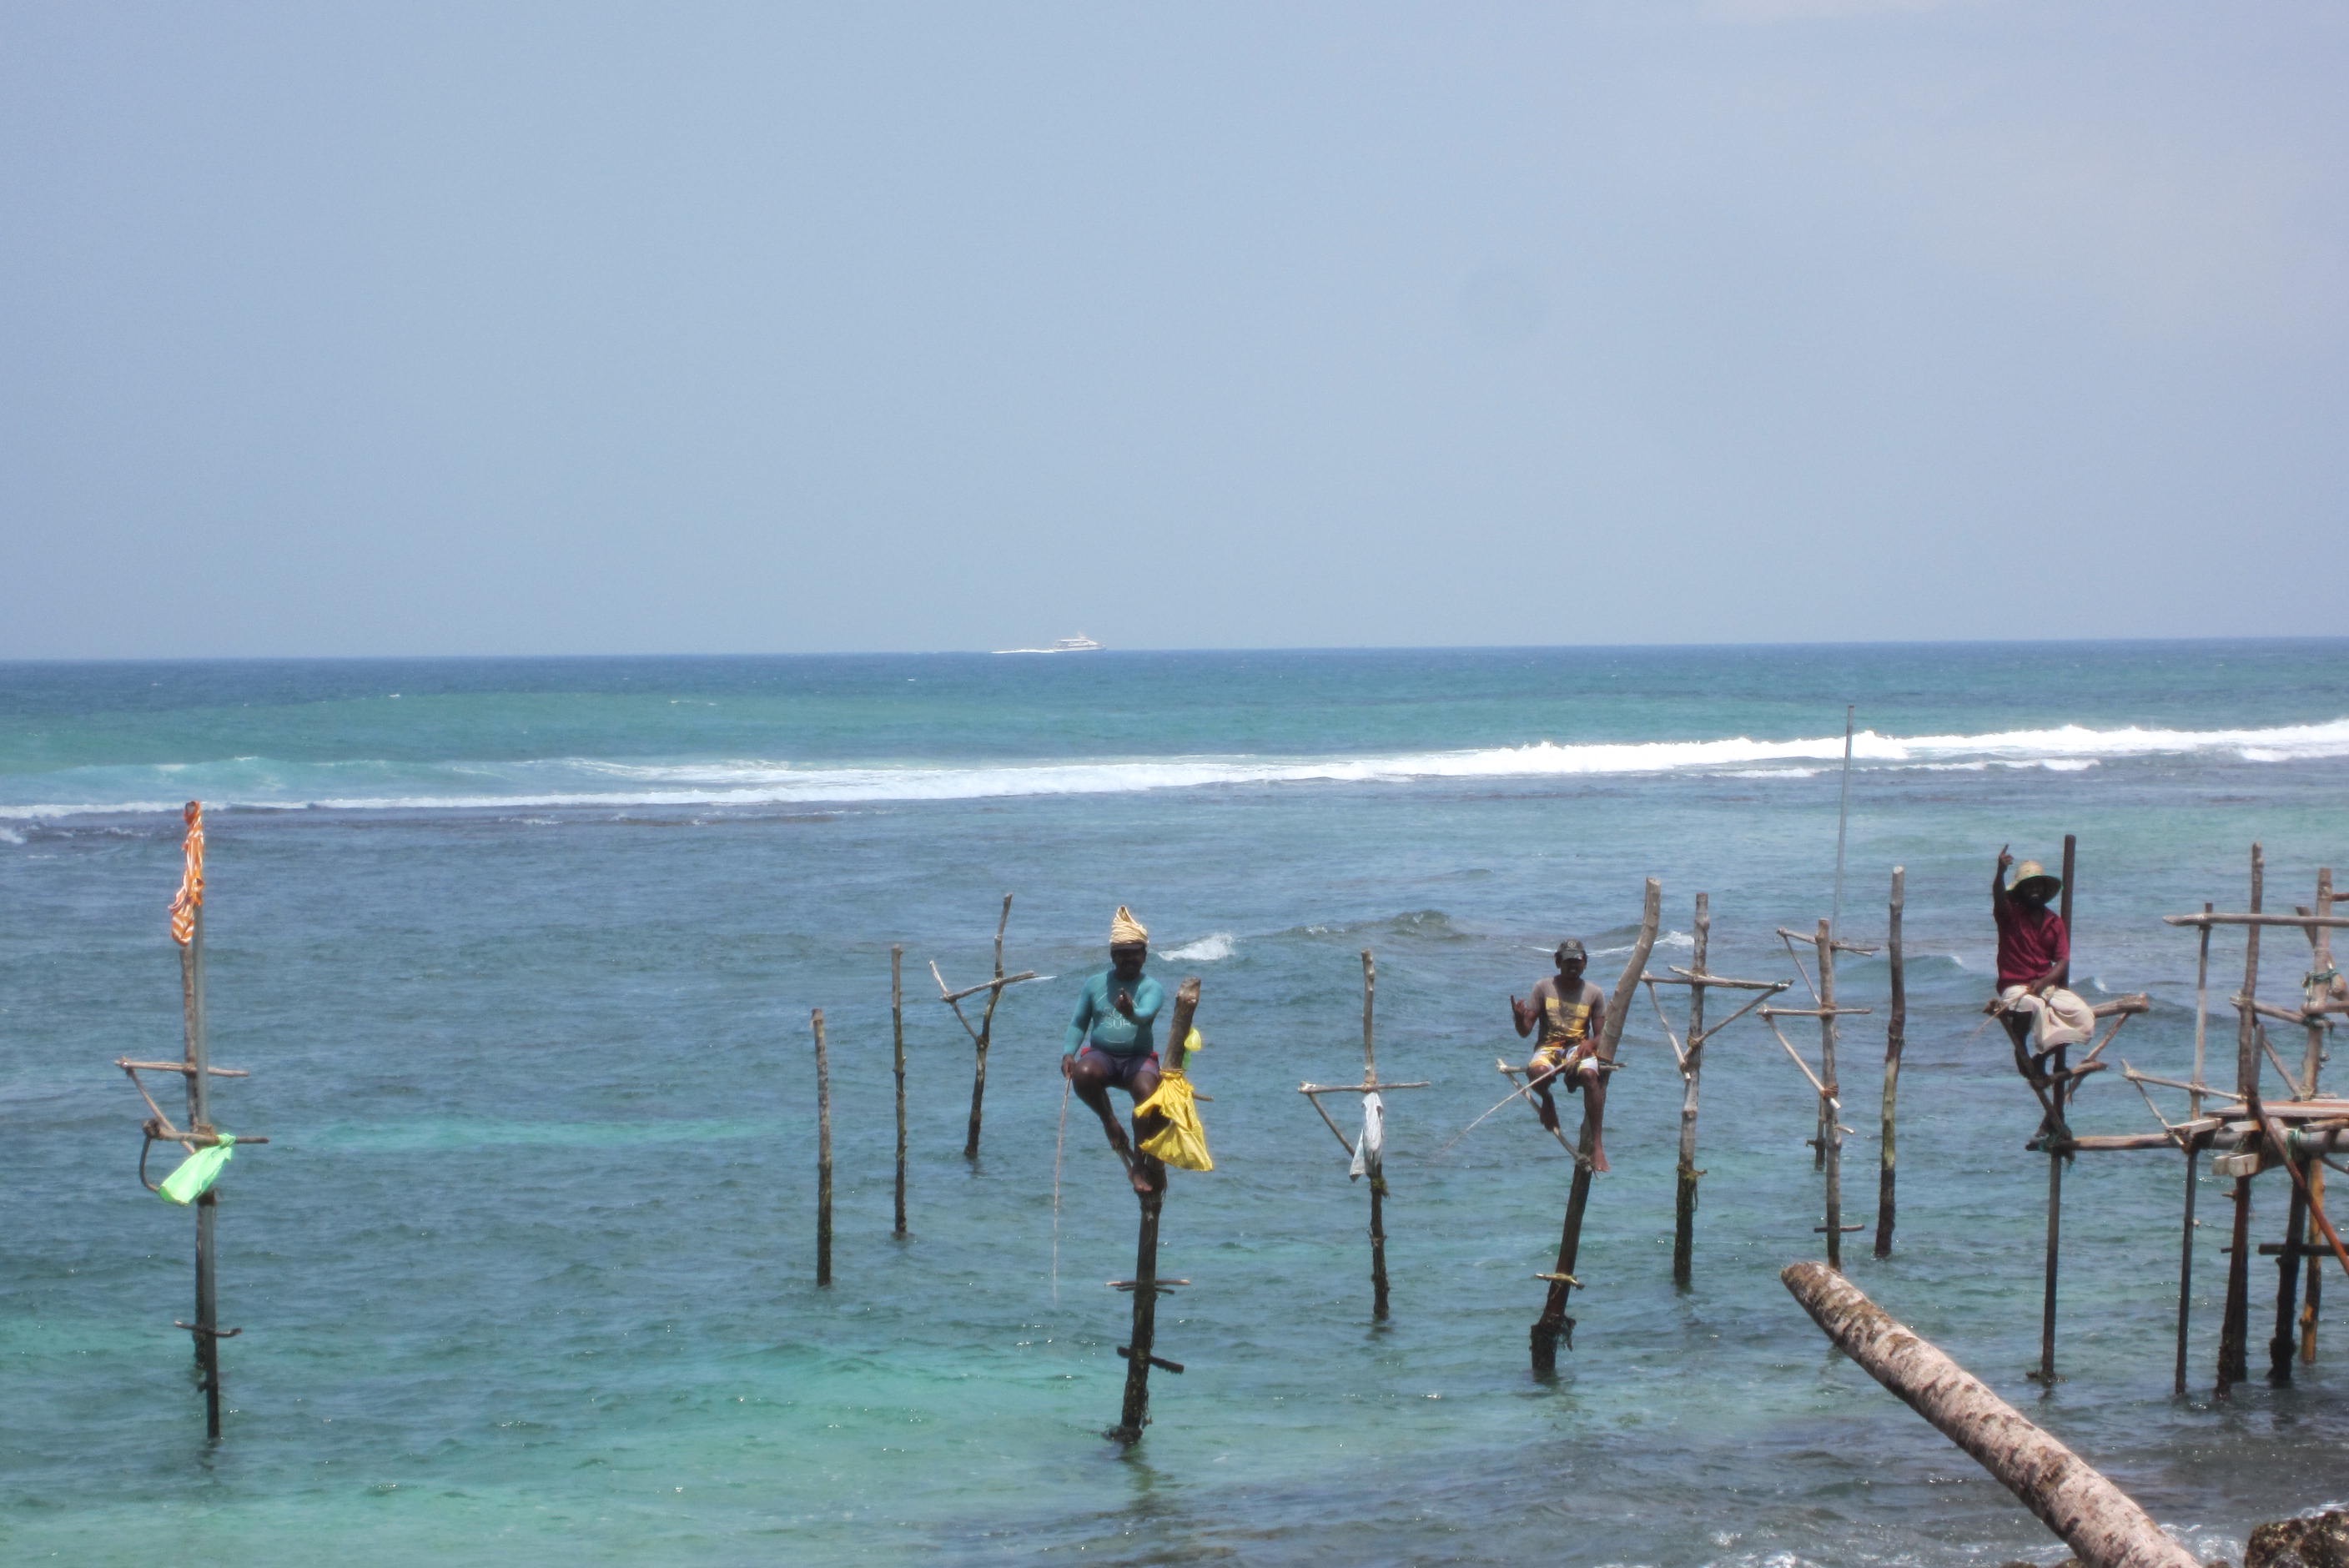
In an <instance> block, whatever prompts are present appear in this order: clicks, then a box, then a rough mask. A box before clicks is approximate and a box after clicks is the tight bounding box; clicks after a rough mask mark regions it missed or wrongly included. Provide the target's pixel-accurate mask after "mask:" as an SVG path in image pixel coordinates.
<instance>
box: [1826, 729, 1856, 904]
mask: <svg viewBox="0 0 2349 1568" xmlns="http://www.w3.org/2000/svg"><path fill="white" fill-rule="evenodd" d="M1856 707H1857V705H1856V704H1853V703H1846V704H1844V705H1843V798H1842V799H1841V800H1839V801H1838V802H1837V805H1836V880H1835V911H1834V918H1833V919H1831V920H1830V921H1829V922H1828V923H1827V929H1828V930H1829V931H1831V932H1833V933H1834V934H1837V935H1838V936H1840V935H1841V934H1843V843H1844V830H1845V828H1846V827H1847V825H1848V824H1849V822H1850V820H1851V720H1852V714H1853V712H1854V711H1855V709H1856Z"/></svg>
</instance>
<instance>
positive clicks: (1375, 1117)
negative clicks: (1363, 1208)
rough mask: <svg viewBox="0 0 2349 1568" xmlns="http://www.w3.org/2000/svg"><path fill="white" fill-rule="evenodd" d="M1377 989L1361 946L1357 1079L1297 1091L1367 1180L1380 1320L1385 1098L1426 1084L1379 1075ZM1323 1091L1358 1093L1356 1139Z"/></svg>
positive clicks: (1375, 973)
mask: <svg viewBox="0 0 2349 1568" xmlns="http://www.w3.org/2000/svg"><path fill="white" fill-rule="evenodd" d="M1378 992H1379V966H1378V962H1377V960H1375V959H1374V958H1372V957H1371V950H1370V949H1369V948H1367V947H1365V948H1363V949H1362V1081H1361V1082H1360V1083H1346V1084H1318V1083H1301V1084H1299V1085H1298V1086H1297V1092H1298V1093H1299V1094H1301V1095H1303V1096H1304V1097H1305V1098H1306V1101H1307V1103H1308V1104H1309V1105H1311V1106H1312V1107H1313V1109H1315V1110H1316V1111H1318V1112H1319V1113H1320V1117H1321V1119H1322V1121H1323V1122H1325V1123H1327V1124H1328V1126H1329V1129H1330V1135H1331V1136H1332V1137H1334V1138H1336V1139H1337V1140H1338V1147H1339V1148H1340V1149H1343V1150H1346V1152H1347V1153H1348V1154H1349V1155H1350V1156H1351V1157H1352V1159H1353V1167H1352V1172H1351V1173H1352V1174H1353V1175H1354V1176H1355V1177H1357V1178H1360V1177H1363V1176H1367V1177H1369V1178H1370V1179H1371V1320H1372V1321H1373V1322H1377V1323H1384V1322H1385V1321H1386V1318H1387V1228H1386V1196H1387V1175H1386V1152H1385V1147H1384V1145H1385V1128H1386V1096H1387V1095H1388V1094H1390V1093H1392V1091H1394V1090H1396V1089H1399V1088H1426V1087H1427V1083H1426V1081H1425V1080H1424V1079H1423V1080H1421V1081H1419V1082H1417V1083H1387V1082H1383V1081H1382V1080H1381V1078H1379V1056H1378V1036H1377V1032H1376V1029H1375V1027H1374V1024H1373V1010H1374V1007H1375V1006H1376V1002H1377V998H1378ZM1325 1094H1359V1095H1361V1097H1362V1130H1361V1137H1360V1138H1359V1139H1351V1140H1350V1139H1349V1138H1347V1136H1346V1133H1345V1130H1344V1129H1342V1128H1340V1126H1339V1125H1338V1124H1337V1122H1336V1121H1334V1120H1332V1119H1330V1112H1329V1111H1328V1110H1327V1109H1324V1108H1323V1107H1322V1104H1321V1096H1323V1095H1325Z"/></svg>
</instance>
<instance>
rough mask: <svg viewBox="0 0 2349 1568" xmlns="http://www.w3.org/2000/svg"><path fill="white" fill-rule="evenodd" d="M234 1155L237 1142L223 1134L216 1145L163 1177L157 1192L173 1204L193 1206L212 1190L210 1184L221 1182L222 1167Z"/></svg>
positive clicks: (191, 1157)
mask: <svg viewBox="0 0 2349 1568" xmlns="http://www.w3.org/2000/svg"><path fill="white" fill-rule="evenodd" d="M235 1152H236V1140H235V1139H233V1138H232V1137H230V1136H229V1135H228V1134H227V1133H225V1132H223V1133H222V1134H221V1135H220V1141H219V1142H218V1143H215V1144H213V1145H212V1147H211V1148H209V1149H199V1150H196V1151H195V1152H194V1153H193V1154H191V1155H189V1156H188V1157H187V1158H186V1159H185V1160H182V1161H180V1168H179V1169H178V1170H177V1171H172V1172H171V1174H170V1175H169V1176H166V1177H164V1178H163V1184H162V1185H161V1186H160V1187H158V1188H157V1189H156V1191H159V1192H160V1193H161V1194H162V1195H163V1196H164V1197H165V1198H167V1199H169V1200H170V1201H171V1202H174V1203H192V1202H195V1201H196V1200H197V1199H199V1198H201V1197H202V1196H203V1195H204V1194H205V1193H207V1192H209V1191H212V1183H213V1182H215V1181H219V1180H220V1173H221V1167H222V1166H223V1165H226V1164H227V1163H228V1159H229V1156H230V1155H232V1154H233V1153H235Z"/></svg>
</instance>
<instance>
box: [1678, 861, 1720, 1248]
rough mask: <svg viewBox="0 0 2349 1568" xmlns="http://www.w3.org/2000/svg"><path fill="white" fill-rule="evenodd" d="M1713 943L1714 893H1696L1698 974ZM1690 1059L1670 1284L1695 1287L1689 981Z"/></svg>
mask: <svg viewBox="0 0 2349 1568" xmlns="http://www.w3.org/2000/svg"><path fill="white" fill-rule="evenodd" d="M1712 944H1713V895H1712V894H1710V893H1702V892H1701V893H1699V894H1697V895H1696V951H1695V953H1694V954H1693V955H1692V957H1691V958H1690V960H1689V963H1690V966H1691V967H1692V968H1693V969H1694V970H1695V972H1696V973H1697V974H1699V975H1710V974H1712V973H1713V971H1712V970H1711V969H1708V968H1707V967H1705V960H1706V957H1707V955H1708V954H1709V952H1710V949H1711V947H1712ZM1687 1056H1688V1061H1687V1065H1686V1066H1685V1067H1684V1068H1682V1079H1681V1158H1680V1167H1679V1173H1678V1178H1679V1179H1678V1183H1677V1191H1675V1192H1674V1193H1673V1195H1672V1284H1674V1285H1676V1286H1678V1287H1679V1288H1680V1289H1682V1290H1688V1289H1691V1288H1692V1285H1693V1284H1694V1278H1695V1270H1696V1184H1697V1179H1698V1178H1699V1177H1700V1176H1702V1174H1703V1172H1702V1171H1699V1170H1698V1169H1697V1168H1696V1101H1697V1078H1698V1075H1699V1074H1701V1073H1702V1072H1703V1071H1704V983H1703V982H1702V981H1697V982H1695V983H1693V984H1692V985H1690V986H1689V1021H1688V1052H1687Z"/></svg>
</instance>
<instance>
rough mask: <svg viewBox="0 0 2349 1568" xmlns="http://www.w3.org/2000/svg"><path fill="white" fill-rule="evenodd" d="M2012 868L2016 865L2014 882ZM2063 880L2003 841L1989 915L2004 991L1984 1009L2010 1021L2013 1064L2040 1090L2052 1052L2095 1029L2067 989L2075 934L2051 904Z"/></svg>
mask: <svg viewBox="0 0 2349 1568" xmlns="http://www.w3.org/2000/svg"><path fill="white" fill-rule="evenodd" d="M2009 866H2014V882H2013V885H2012V886H2010V885H2009V884H2008V882H2007V880H2006V868H2007V867H2009ZM2063 886H2064V880H2063V879H2062V878H2061V877H2056V876H2051V875H2049V874H2048V872H2047V870H2046V868H2045V867H2044V866H2042V865H2041V864H2040V863H2039V862H2038V861H2023V863H2022V864H2021V865H2015V863H2014V857H2013V855H2012V854H2009V853H2008V852H2007V847H2006V846H2001V847H2000V849H1999V851H1998V866H1997V868H1996V869H1995V870H1994V871H1992V873H1991V879H1990V908H1991V915H1992V919H1994V920H1996V921H1997V922H1998V995H1996V996H1994V997H1992V999H1991V1001H1990V1003H1989V1005H1988V1006H1984V1007H1983V1008H1982V1011H1983V1012H1985V1013H1990V1014H1993V1015H1995V1016H1997V1018H1998V1020H1999V1022H2000V1023H2002V1024H2003V1025H2005V1026H2006V1033H2007V1037H2008V1038H2009V1039H2010V1040H2012V1041H2013V1044H2014V1070H2015V1071H2017V1072H2019V1073H2021V1074H2022V1075H2023V1078H2024V1079H2025V1081H2027V1082H2029V1083H2030V1084H2031V1085H2032V1086H2033V1088H2044V1087H2045V1084H2046V1078H2047V1070H2046V1069H2047V1058H2048V1057H2050V1056H2052V1055H2053V1054H2054V1053H2055V1052H2056V1051H2058V1050H2060V1049H2062V1048H2063V1047H2065V1046H2076V1045H2079V1044H2081V1043H2082V1042H2084V1041H2085V1040H2087V1039H2089V1038H2090V1037H2093V1036H2094V1035H2095V1032H2096V1016H2095V1013H2094V1012H2093V1011H2091V1010H2090V1008H2089V1006H2088V1005H2087V1003H2085V1002H2084V1001H2082V1000H2081V999H2080V998H2079V997H2078V996H2077V995H2074V994H2073V993H2072V992H2070V991H2068V990H2065V989H2064V979H2065V977H2066V971H2068V970H2069V969H2070V967H2071V963H2072V939H2071V934H2070V933H2069V932H2067V931H2065V930H2064V917H2063V916H2062V915H2060V914H2057V913H2055V912H2054V910H2052V909H2049V908H2048V907H2047V903H2048V901H2049V900H2050V899H2052V898H2054V896H2055V895H2056V893H2057V892H2061V891H2062V889H2063ZM2057 1130H2058V1131H2060V1129H2057Z"/></svg>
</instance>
